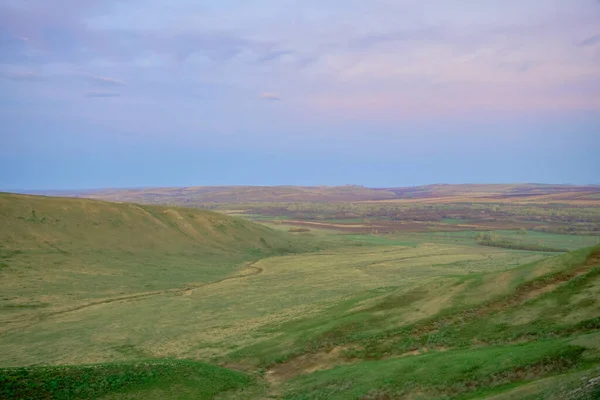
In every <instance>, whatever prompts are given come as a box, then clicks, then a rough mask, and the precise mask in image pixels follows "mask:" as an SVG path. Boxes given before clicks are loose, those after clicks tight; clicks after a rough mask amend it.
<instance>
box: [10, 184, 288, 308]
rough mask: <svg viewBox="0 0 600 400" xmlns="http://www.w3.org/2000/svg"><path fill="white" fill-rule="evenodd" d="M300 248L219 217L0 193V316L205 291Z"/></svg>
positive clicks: (280, 235) (278, 234) (282, 237)
mask: <svg viewBox="0 0 600 400" xmlns="http://www.w3.org/2000/svg"><path fill="white" fill-rule="evenodd" d="M295 250H297V247H296V246H295V245H293V244H292V243H291V242H290V241H289V240H288V239H287V237H286V236H285V234H284V233H282V232H276V231H274V230H271V229H269V228H267V227H264V226H262V225H258V224H255V223H252V222H249V221H246V220H242V219H237V218H232V217H228V216H225V215H222V214H218V213H214V212H208V211H200V210H188V209H181V208H166V207H156V206H142V205H136V204H119V203H107V202H102V201H96V200H87V199H69V198H54V197H40V196H24V195H15V194H0V276H1V279H0V293H2V297H1V298H0V311H2V313H1V314H0V315H1V316H0V318H2V316H6V315H7V314H9V315H10V317H11V318H12V317H13V316H14V314H15V313H17V314H21V313H24V312H33V311H44V312H48V311H56V309H61V307H64V306H67V305H68V306H69V307H72V306H74V305H78V304H79V302H80V300H81V299H85V300H86V301H88V302H89V301H90V300H94V299H102V300H104V299H107V300H110V299H112V298H115V297H116V298H119V297H122V296H129V295H143V294H145V293H148V292H150V293H152V292H156V291H165V290H171V289H182V288H185V287H186V286H190V285H192V286H193V285H202V284H205V283H207V282H213V281H216V280H219V279H223V278H225V277H227V276H230V275H231V274H235V273H236V271H238V270H240V269H242V267H243V265H244V262H248V261H252V260H255V259H258V258H261V257H265V256H268V255H273V254H281V253H286V252H291V251H295ZM40 293H43V295H41V296H40Z"/></svg>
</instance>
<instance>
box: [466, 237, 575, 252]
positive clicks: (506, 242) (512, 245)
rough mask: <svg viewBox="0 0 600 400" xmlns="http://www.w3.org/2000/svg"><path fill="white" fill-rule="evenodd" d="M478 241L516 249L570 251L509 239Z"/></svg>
mask: <svg viewBox="0 0 600 400" xmlns="http://www.w3.org/2000/svg"><path fill="white" fill-rule="evenodd" d="M477 243H478V244H480V245H482V246H490V247H501V248H503V249H514V250H527V251H545V252H550V253H563V252H566V251H568V250H566V249H557V248H554V247H548V246H543V245H540V244H536V243H518V242H515V241H512V240H507V239H495V240H479V241H478V242H477Z"/></svg>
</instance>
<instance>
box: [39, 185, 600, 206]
mask: <svg viewBox="0 0 600 400" xmlns="http://www.w3.org/2000/svg"><path fill="white" fill-rule="evenodd" d="M35 193H36V194H45V195H54V196H69V197H85V198H96V199H103V200H111V201H129V202H137V203H146V204H169V205H179V206H187V207H190V206H199V205H202V204H208V203H259V202H365V201H367V202H377V201H383V202H394V201H402V202H415V201H418V202H423V201H427V202H430V203H451V202H465V201H473V202H484V203H485V202H501V203H504V202H510V203H542V204H547V203H561V202H565V203H575V204H589V205H600V186H572V185H549V184H525V183H523V184H456V185H449V184H435V185H424V186H412V187H398V188H367V187H364V186H359V185H344V186H195V187H194V186H192V187H173V188H168V187H166V188H141V189H98V190H80V191H39V192H35Z"/></svg>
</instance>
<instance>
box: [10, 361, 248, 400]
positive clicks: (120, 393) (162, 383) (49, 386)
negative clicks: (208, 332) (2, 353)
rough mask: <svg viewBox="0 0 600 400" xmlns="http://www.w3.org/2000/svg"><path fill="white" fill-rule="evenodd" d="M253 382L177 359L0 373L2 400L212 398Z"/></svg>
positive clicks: (232, 373) (205, 365)
mask: <svg viewBox="0 0 600 400" xmlns="http://www.w3.org/2000/svg"><path fill="white" fill-rule="evenodd" d="M251 383H252V378H250V377H249V376H247V375H244V374H242V373H239V372H235V371H231V370H227V369H225V368H220V367H216V366H213V365H209V364H205V363H200V362H192V361H180V360H152V361H141V362H130V363H113V364H95V365H79V366H60V367H33V368H5V369H0V398H3V399H12V398H15V399H18V398H23V399H24V398H29V399H34V398H35V399H74V398H78V399H96V398H103V399H113V398H114V399H164V398H178V399H212V398H214V396H216V395H217V394H219V393H221V392H223V391H227V390H236V389H238V390H239V389H241V388H243V387H245V386H248V385H249V384H251Z"/></svg>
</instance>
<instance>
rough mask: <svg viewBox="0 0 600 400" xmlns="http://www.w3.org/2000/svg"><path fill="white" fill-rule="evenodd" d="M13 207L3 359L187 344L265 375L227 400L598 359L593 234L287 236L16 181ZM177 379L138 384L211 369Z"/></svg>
mask: <svg viewBox="0 0 600 400" xmlns="http://www.w3.org/2000/svg"><path fill="white" fill-rule="evenodd" d="M34 210H35V213H33V212H32V211H34ZM0 218H1V219H2V222H3V223H2V225H1V227H0V238H1V239H2V240H1V242H0V243H1V247H0V250H1V251H0V257H1V258H0V262H2V263H3V264H2V269H1V270H0V275H1V278H2V279H1V280H0V289H1V293H2V295H1V297H0V322H1V323H2V325H1V326H0V367H25V366H34V365H39V364H45V365H51V366H55V365H71V366H76V365H83V364H90V363H106V362H118V363H125V362H127V363H128V362H132V361H136V360H137V361H139V362H148V360H149V359H182V358H183V359H192V360H202V361H206V362H211V363H213V364H219V365H224V366H232V367H234V368H237V369H244V370H246V371H248V372H250V373H251V374H252V375H253V376H255V377H256V379H257V381H256V383H255V384H253V385H252V386H251V387H246V388H245V389H244V391H243V392H232V393H227V394H223V396H224V398H257V399H258V398H265V397H268V396H275V397H282V396H288V397H291V398H327V396H334V397H333V398H335V396H338V398H353V397H354V398H356V397H358V396H363V395H366V396H371V397H373V396H377V395H379V394H381V395H382V396H385V395H388V392H389V393H392V394H394V393H396V394H398V393H400V394H410V395H423V396H425V398H435V397H436V396H438V397H440V396H441V397H443V396H446V395H452V396H454V395H460V396H463V395H465V396H471V395H475V394H485V393H487V392H485V393H484V392H483V390H487V389H486V387H487V386H494V387H495V389H494V390H496V391H503V390H513V389H514V388H515V386H516V385H521V384H524V383H525V381H528V380H534V379H539V378H547V377H549V376H551V375H552V374H555V373H563V372H569V373H571V372H572V373H575V372H577V371H578V368H583V367H586V368H587V367H591V366H593V364H595V363H597V357H598V348H597V346H596V342H597V340H596V339H595V338H596V336H594V334H595V333H597V332H598V331H599V330H600V322H599V318H600V311H599V310H600V303H599V299H600V272H599V271H600V270H599V269H598V268H595V267H594V266H593V265H591V264H590V265H587V264H586V263H589V262H592V261H589V260H594V259H592V258H590V254H592V249H589V248H587V249H582V250H579V251H575V252H570V253H566V254H561V255H559V256H554V257H550V254H548V253H544V252H538V251H519V250H511V249H503V248H495V247H486V246H479V245H478V244H477V240H476V239H477V237H476V235H477V233H476V232H456V233H451V234H448V233H444V234H438V233H427V234H414V233H397V234H390V235H345V234H338V233H332V232H325V231H320V230H315V231H313V230H311V232H309V233H307V234H302V235H288V234H287V233H286V232H284V231H283V230H286V229H287V228H288V227H285V226H283V227H280V226H275V229H270V228H267V227H265V226H261V225H258V224H255V223H253V222H251V221H246V220H242V219H236V218H230V217H227V216H224V215H220V214H215V213H211V212H205V211H198V210H186V209H176V208H165V207H151V206H137V205H131V204H111V203H103V202H95V201H88V200H77V199H56V198H52V199H48V198H39V197H32V196H13V195H0ZM51 221H55V222H51ZM114 221H121V222H120V223H116V224H115V223H114ZM517 234H518V233H516V232H513V231H505V232H501V233H500V235H505V236H506V237H511V238H512V237H513V236H514V235H517ZM521 236H523V237H524V238H528V239H527V240H531V241H538V242H539V241H545V245H548V246H550V245H557V244H558V243H559V242H560V243H562V245H561V247H568V246H570V248H575V247H581V246H580V245H583V244H588V242H587V240H588V239H587V238H583V239H581V238H580V237H573V238H574V239H579V240H580V241H579V242H575V241H573V242H569V241H568V240H567V239H569V237H567V236H563V235H548V234H538V233H531V232H528V233H527V234H526V235H521ZM565 243H566V244H565ZM594 262H596V261H594ZM584 267H585V268H584ZM578 271H579V272H578ZM528 296H531V297H528ZM582 349H584V350H582ZM418 353H422V354H418ZM511 354H512V355H511ZM498 360H501V362H500V363H498V362H497V361H498ZM345 364H352V365H345ZM118 365H135V364H118ZM336 365H339V368H336V369H333V370H330V371H323V372H313V371H315V370H318V369H326V368H331V367H334V366H336ZM86 368H87V367H86ZM286 368H287V370H288V371H291V372H289V373H287V374H286V373H281V372H279V371H282V370H285V369H286ZM520 368H521V369H523V368H524V370H525V371H526V373H527V374H528V375H527V376H526V378H523V376H521V375H519V373H517V372H518V371H520ZM150 370H152V368H150ZM32 371H33V372H34V373H41V372H43V371H42V370H39V371H36V370H35V369H33V370H32ZM40 371H41V372H40ZM49 371H50V370H49ZM56 371H58V370H56ZM73 371H75V370H73ZM369 371H375V372H369ZM377 371H378V372H377ZM386 371H387V372H386ZM411 371H413V372H411ZM414 371H419V373H418V374H417V372H414ZM133 372H135V368H134V371H133ZM133 372H132V373H133ZM376 372H377V373H376ZM124 373H128V372H127V368H126V367H125V369H124ZM411 374H412V375H411ZM444 374H446V375H447V376H446V378H444ZM142 375H143V374H142ZM159 375H160V374H159ZM295 376H299V377H297V378H295ZM398 376H402V377H404V378H398ZM490 376H491V377H494V380H492V381H489V379H488V378H489V377H490ZM346 377H348V378H346ZM369 377H373V379H374V381H373V383H372V384H369V383H368V382H367V378H369ZM263 378H264V379H263ZM53 379H54V378H51V377H50V378H48V379H46V378H44V379H42V380H43V381H44V382H46V381H48V382H52V380H53ZM94 379H95V378H94ZM161 379H162V378H159V377H157V378H156V380H151V381H152V382H151V383H152V384H153V385H154V384H156V385H158V386H156V387H154V386H153V387H151V388H142V387H137V389H135V390H132V391H129V392H127V396H130V398H153V397H154V398H172V397H176V396H177V393H179V392H177V390H179V389H181V388H183V389H181V390H182V392H181V393H184V394H185V393H189V395H190V396H192V395H193V394H194V393H196V392H194V390H195V389H193V384H192V383H191V382H192V381H193V380H195V379H196V378H193V379H192V380H191V381H189V382H188V383H189V385H188V383H185V382H181V381H178V380H177V379H175V378H174V377H173V376H171V375H169V376H168V378H165V380H161ZM198 379H200V378H198ZM240 379H241V378H240ZM348 382H350V383H351V384H349V383H348ZM511 385H512V386H511ZM186 387H188V389H189V391H188V389H185V388H186ZM109 389H110V388H109ZM146 389H147V390H146ZM114 390H116V391H113V389H110V390H109V391H108V392H106V393H105V395H106V396H109V398H123V396H125V394H124V393H125V392H121V391H119V390H120V389H119V390H117V389H114ZM494 393H495V392H494ZM490 394H491V392H490ZM186 395H187V394H186ZM110 396H112V397H110ZM136 396H137V397H136ZM161 396H162V397H161ZM427 396H430V397H427ZM125 398H127V397H125ZM367 398H368V397H367ZM373 398H376V397H373Z"/></svg>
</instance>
